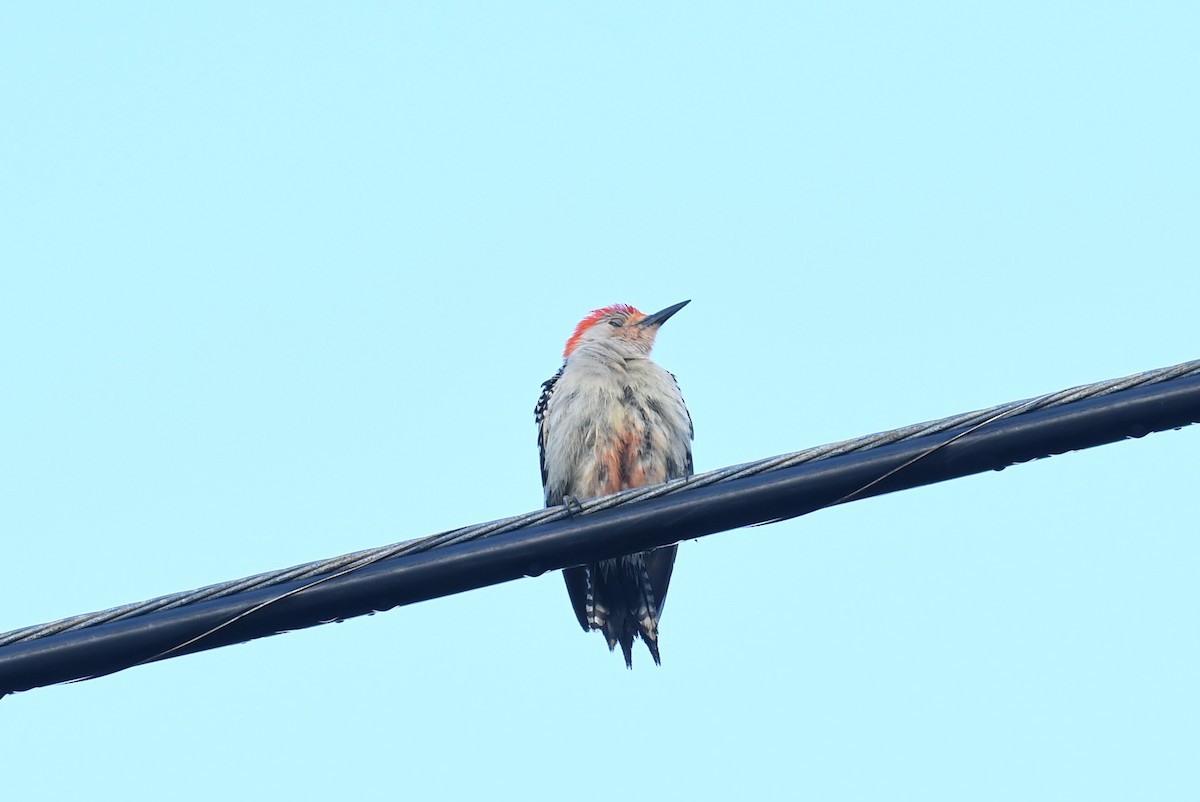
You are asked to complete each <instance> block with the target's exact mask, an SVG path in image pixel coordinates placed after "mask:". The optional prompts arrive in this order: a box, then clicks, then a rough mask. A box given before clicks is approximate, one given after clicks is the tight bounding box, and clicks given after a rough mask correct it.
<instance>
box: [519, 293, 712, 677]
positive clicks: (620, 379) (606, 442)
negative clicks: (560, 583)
mask: <svg viewBox="0 0 1200 802" xmlns="http://www.w3.org/2000/svg"><path fill="white" fill-rule="evenodd" d="M687 304H688V301H683V302H682V303H677V304H675V305H674V306H668V307H667V308H666V309H663V310H662V311H661V312H655V313H654V314H652V315H645V314H642V313H641V312H639V311H638V310H637V309H635V308H633V307H632V306H629V305H627V304H615V305H613V306H606V307H604V308H603V309H597V310H595V311H594V312H592V313H591V314H589V315H588V316H587V317H585V318H584V319H583V320H581V321H580V322H579V325H578V326H576V327H575V332H574V333H573V334H572V335H571V338H570V339H569V340H567V346H566V349H565V350H564V351H563V360H564V361H563V366H562V368H560V369H559V371H558V373H556V374H554V377H553V378H551V379H550V380H549V381H547V382H545V383H544V384H543V385H542V395H541V398H539V399H538V402H537V406H536V407H535V408H534V415H535V417H536V419H537V424H538V449H539V450H540V451H541V464H542V486H543V488H545V491H546V506H547V507H553V506H557V505H559V504H563V503H568V504H569V503H571V502H572V501H573V500H575V501H578V500H583V499H589V498H594V497H596V496H604V495H608V494H609V493H615V492H617V491H618V490H626V489H628V488H631V487H641V486H643V485H652V484H658V483H660V482H665V481H667V480H668V479H678V478H680V477H684V476H691V474H692V435H693V430H692V419H691V416H690V415H689V414H688V411H687V407H686V406H685V405H684V403H683V395H682V394H681V393H680V392H679V385H678V384H677V383H676V382H675V377H674V376H673V375H671V374H670V373H668V372H667V371H666V370H664V369H663V368H662V367H660V366H659V365H657V364H656V363H654V362H653V361H651V359H650V349H651V348H652V347H653V346H654V338H655V336H656V335H657V334H658V330H659V327H660V326H662V324H663V323H665V322H666V321H667V319H668V318H670V317H671V316H672V315H674V314H675V313H676V312H678V311H679V310H680V309H682V308H683V307H684V306H686V305H687ZM677 548H678V546H676V545H671V546H664V547H662V548H658V549H653V550H650V551H642V552H638V553H636V554H627V555H625V556H624V557H618V558H616V559H613V560H601V561H600V562H596V563H592V564H590V565H581V566H577V567H575V568H568V569H566V570H565V571H563V577H564V578H565V579H566V582H567V593H568V594H569V595H570V597H571V605H572V606H573V607H574V608H575V616H576V617H577V618H578V619H579V624H580V626H582V627H583V629H584V631H585V632H586V631H588V630H593V629H598V630H600V631H601V632H602V633H604V637H605V638H606V639H607V640H608V648H609V649H610V650H612V649H614V648H615V647H616V645H617V644H618V643H619V644H621V651H622V652H623V653H624V654H625V664H626V665H627V666H628V667H630V668H633V641H634V638H636V637H637V636H639V635H640V636H641V638H642V640H643V641H645V643H646V646H647V647H648V648H649V649H650V654H651V656H652V657H653V658H654V662H655V663H659V662H661V661H660V658H659V652H658V620H659V617H660V616H661V615H662V608H663V602H664V601H665V600H666V597H667V585H668V584H669V583H670V581H671V569H672V567H673V566H674V564H675V551H676V549H677Z"/></svg>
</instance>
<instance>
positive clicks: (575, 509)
mask: <svg viewBox="0 0 1200 802" xmlns="http://www.w3.org/2000/svg"><path fill="white" fill-rule="evenodd" d="M563 506H564V507H566V508H567V515H569V516H571V517H572V518H574V517H575V516H576V515H582V514H583V505H582V504H580V503H579V499H577V498H575V497H574V496H563Z"/></svg>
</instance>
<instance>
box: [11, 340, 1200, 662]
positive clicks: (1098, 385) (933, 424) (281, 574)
mask: <svg viewBox="0 0 1200 802" xmlns="http://www.w3.org/2000/svg"><path fill="white" fill-rule="evenodd" d="M1196 375H1200V360H1194V361H1191V362H1184V363H1181V364H1178V365H1173V366H1171V367H1166V368H1159V369H1156V370H1149V371H1145V372H1142V373H1136V374H1133V375H1131V376H1125V377H1122V378H1119V379H1109V380H1106V381H1101V382H1095V383H1093V384H1085V385H1080V386H1078V387H1072V388H1069V389H1066V390H1058V391H1056V392H1052V393H1047V394H1045V395H1041V396H1037V397H1035V398H1031V399H1026V400H1024V401H1011V402H1008V403H1006V404H999V405H997V406H994V407H989V408H987V409H980V410H975V411H974V412H964V413H960V414H957V415H952V416H950V417H947V418H941V419H940V420H934V421H928V422H925V423H916V424H910V425H908V426H902V427H900V428H898V429H891V430H889V431H885V432H878V433H876V434H870V435H863V436H860V437H854V438H851V439H849V440H842V441H840V442H836V443H829V444H827V445H822V446H814V447H812V448H807V449H804V450H803V451H796V452H793V453H791V454H782V455H780V456H776V457H768V458H766V459H762V460H757V461H755V462H749V463H744V464H742V465H732V466H729V467H726V468H719V469H717V470H714V471H709V472H707V473H703V474H697V475H695V476H691V477H688V478H686V479H675V480H672V481H670V482H667V483H665V484H660V485H653V486H650V487H640V488H635V489H633V490H625V491H622V492H620V493H615V494H613V495H610V496H603V497H600V498H595V499H589V500H587V501H583V502H575V503H573V504H572V505H571V510H568V508H567V507H566V506H558V507H549V508H547V509H542V510H536V511H533V512H528V513H525V514H523V515H515V516H512V517H509V518H501V519H498V520H495V521H489V522H487V523H482V524H474V525H471V526H464V527H460V528H458V529H451V530H448V531H446V532H440V533H438V534H435V535H430V536H427V537H422V538H417V539H414V540H407V541H402V542H400V543H393V544H391V545H388V546H380V547H376V548H372V549H365V550H362V551H356V552H351V553H350V554H343V555H341V556H338V557H332V558H329V559H325V560H317V561H315V562H310V563H304V564H302V565H297V566H293V567H291V568H284V569H280V570H276V571H268V572H266V573H262V574H256V575H254V576H249V577H245V578H242V579H235V580H231V581H228V582H220V583H217V584H215V585H208V586H206V587H202V588H197V589H195V590H187V591H181V592H178V593H171V594H168V595H166V596H159V597H157V598H154V599H149V600H146V601H141V602H134V603H132V604H124V605H121V606H119V607H112V608H110V609H107V610H100V611H97V612H93V613H84V614H81V615H75V616H71V617H69V618H63V619H60V620H58V621H52V622H49V623H46V624H38V625H35V626H29V627H24V628H22V629H16V630H13V631H11V632H7V633H4V634H2V635H0V647H4V646H10V645H12V644H16V643H22V642H25V641H32V640H36V639H38V638H45V637H47V636H50V635H56V634H59V633H63V632H71V631H74V630H79V629H85V628H88V627H94V626H99V625H100V624H106V623H109V622H112V621H120V620H123V619H127V618H134V617H136V616H142V615H147V614H149V613H153V612H157V611H160V610H170V609H173V608H178V607H184V606H187V605H191V604H197V603H199V602H203V601H207V600H209V599H217V598H222V597H224V596H231V595H234V594H237V593H242V592H245V591H249V590H257V589H260V588H269V587H272V586H275V585H280V584H283V583H286V582H291V581H293V580H300V579H314V578H317V577H325V576H327V575H330V574H337V575H339V576H341V575H345V574H347V573H351V572H353V571H356V570H359V569H360V568H363V567H365V566H368V565H371V564H373V563H377V562H380V561H381V560H387V559H391V558H393V557H401V556H405V555H411V554H419V553H422V552H427V551H431V550H433V549H438V548H444V547H446V546H452V545H455V544H458V543H466V542H469V541H473V540H478V539H480V538H485V537H491V536H494V535H499V534H504V533H507V532H512V531H515V530H518V529H524V528H527V527H530V526H536V525H538V524H543V523H548V522H551V521H558V520H562V519H564V518H567V517H570V516H573V515H580V514H583V515H586V514H589V513H594V512H599V511H601V510H607V509H610V508H613V507H618V506H621V505H624V504H632V503H637V502H639V501H644V500H649V499H653V498H659V497H660V496H665V495H667V494H670V493H675V492H678V491H679V490H682V489H683V488H685V487H686V488H696V487H707V486H709V485H713V484H717V483H719V482H730V481H734V480H736V479H743V478H746V477H749V476H756V475H758V474H761V473H766V472H768V471H778V470H783V469H786V468H791V467H795V466H797V465H802V464H804V463H807V462H814V461H817V460H823V459H830V458H832V457H837V456H841V455H843V454H850V453H853V452H858V451H867V450H870V449H875V448H881V447H883V446H887V445H891V444H893V443H899V442H903V441H906V440H912V439H914V438H918V437H924V436H926V435H932V434H940V433H946V432H951V431H953V430H955V429H962V430H964V431H962V432H960V433H959V435H958V436H964V435H966V434H969V433H970V432H973V431H975V430H976V429H978V428H981V427H982V426H985V425H987V424H989V423H992V422H995V421H997V420H1001V419H1003V418H1006V417H1011V416H1014V415H1018V414H1025V413H1029V412H1034V411H1036V410H1041V409H1049V408H1051V407H1057V406H1062V405H1065V404H1071V403H1075V402H1077V401H1082V400H1084V399H1087V398H1095V397H1099V396H1105V395H1110V394H1112V393H1117V392H1121V391H1124V390H1129V389H1132V388H1135V387H1141V386H1144V385H1150V384H1158V383H1161V382H1165V381H1171V380H1174V379H1181V378H1186V377H1190V376H1196ZM937 447H940V446H937ZM937 447H935V448H937ZM901 467H904V466H901ZM881 478H882V477H881ZM856 494H857V493H852V494H850V495H848V496H845V497H843V498H842V499H839V503H840V502H842V501H848V500H849V499H850V498H852V497H853V496H854V495H856ZM314 584H316V583H314Z"/></svg>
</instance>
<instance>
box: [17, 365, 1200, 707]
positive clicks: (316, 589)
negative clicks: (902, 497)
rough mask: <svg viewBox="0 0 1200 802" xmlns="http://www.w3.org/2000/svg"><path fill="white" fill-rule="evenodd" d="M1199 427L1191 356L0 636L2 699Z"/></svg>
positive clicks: (1199, 375) (1197, 380)
mask: <svg viewBox="0 0 1200 802" xmlns="http://www.w3.org/2000/svg"><path fill="white" fill-rule="evenodd" d="M1197 421H1200V361H1195V362H1187V363H1184V364H1182V365H1176V366H1173V367H1170V368H1163V369H1160V370H1154V371H1148V372H1146V373H1140V374H1137V375H1134V376H1128V377H1125V378H1121V379H1114V380H1111V381H1106V382H1098V383H1096V384H1090V385H1086V386H1083V387H1077V388H1072V389H1069V390H1063V391H1060V392H1056V393H1051V394H1047V395H1045V396H1040V397H1038V398H1035V399H1029V400H1026V401H1017V402H1012V403H1008V404H1002V405H1000V406H996V407H992V408H990V409H985V410H979V411H976V412H970V413H964V414H961V415H955V416H952V417H950V418H945V419H942V420H939V421H932V422H929V423H921V424H914V425H912V426H906V427H903V428H900V429H895V430H892V431H888V432H882V433H879V434H875V435H869V436H865V437H859V438H855V439H853V440H846V441H843V442H840V443H833V444H830V445H826V446H819V447H816V448H810V449H807V450H805V451H800V452H796V453H794V454H786V455H783V456H780V457H773V458H770V459H766V460H760V461H758V462H753V463H748V464H746V465H739V466H733V467H730V468H723V469H721V470H718V471H712V472H709V473H705V474H701V475H698V476H693V477H690V478H688V479H680V480H676V481H673V482H669V483H667V484H665V485H658V486H655V487H650V488H638V489H636V490H630V491H626V492H623V493H619V494H616V495H613V496H607V497H605V498H600V499H593V500H590V501H585V502H583V503H582V504H580V505H573V508H572V509H571V510H569V511H568V510H567V509H566V508H564V507H554V508H550V509H545V510H537V511H535V512H531V513H527V514H525V515H520V516H516V517H513V518H505V519H502V520H499V521H492V522H490V523H486V524H479V525H475V526H470V527H464V528H461V529H455V530H452V531H449V532H443V533H441V534H438V535H433V536H431V537H426V538H420V539H418V540H411V541H406V542H404V543H398V544H394V545H391V546H385V547H382V548H378V549H371V550H368V551H361V552H356V553H353V554H348V555H343V556H341V557H336V558H333V559H330V560H322V561H319V562H314V563H308V564H306V565H301V566H296V567H294V568H289V569H285V570H282V571H273V572H270V573H266V574H260V575H257V576H254V577H248V578H246V579H240V580H235V581H232V582H226V583H222V584H218V585H212V586H209V587H205V588H200V589H198V590H193V591H187V592H184V593H176V594H171V595H169V596H163V597H160V598H157V599H152V600H149V601H146V602H139V603H136V604H129V605H124V606H122V607H117V608H113V609H111V610H104V611H100V612H97V613H89V614H86V615H80V616H74V617H72V618H68V619H63V620H61V621H55V622H52V623H49V624H43V625H39V626H34V627H26V628H24V629H20V630H15V631H13V632H9V633H6V634H3V635H0V694H6V693H10V692H13V691H20V690H28V689H31V688H36V687H40V686H44V685H50V684H55V683H60V682H67V681H72V680H77V679H85V678H90V677H97V676H101V675H104V674H110V673H112V672H114V671H119V670H121V669H124V668H129V667H131V666H134V665H138V664H140V663H145V662H150V661H153V660H158V659H163V658H166V657H173V656H176V655H180V654H188V653H191V652H196V651H201V650H204V649H211V648H216V647H218V646H225V645H229V644H232V643H240V642H243V641H247V640H251V639H254V638H259V637H264V636H267V635H273V634H276V633H278V632H282V631H285V630H290V629H300V628H304V627H310V626H315V625H317V624H321V623H326V622H329V621H335V620H342V619H345V618H350V617H352V616H357V615H363V614H366V613H370V612H373V611H376V610H386V609H389V608H391V607H395V606H397V605H401V604H411V603H413V602H417V601H423V600H426V599H432V598H436V597H438V596H445V595H449V594H451V593H458V592H461V591H464V590H471V589H474V588H479V587H484V586H487V585H493V584H497V583H499V582H506V581H509V580H512V579H517V578H520V577H522V576H535V575H537V574H540V573H543V572H545V571H549V570H555V569H560V568H565V567H569V566H572V565H579V564H581V563H585V562H590V561H593V560H597V559H603V558H607V557H614V556H617V555H620V554H626V553H629V552H631V551H638V550H643V549H647V548H653V547H655V546H662V545H666V544H668V543H674V542H677V541H679V540H687V539H691V538H695V537H700V536H703V535H708V534H712V533H715V532H720V531H724V530H727V529H732V528H736V527H740V526H747V525H751V524H759V523H765V522H770V521H776V520H783V519H786V518H793V517H796V516H798V515H804V514H806V513H809V512H813V511H816V510H819V509H822V508H823V507H828V506H831V505H834V504H840V503H845V502H848V501H851V500H857V499H861V498H866V497H869V496H874V495H879V494H882V493H889V492H893V491H896V490H903V489H907V488H910V487H916V486H919V485H925V484H931V483H933V482H939V481H944V480H947V479H953V478H957V477H959V476H966V475H969V474H973V473H979V472H982V471H988V470H998V469H1001V468H1004V467H1007V466H1009V465H1012V464H1015V463H1018V462H1025V461H1028V460H1031V459H1037V458H1039V457H1046V456H1051V455H1054V454H1061V453H1063V452H1066V451H1072V450H1078V449H1082V448H1089V447H1091V446H1096V445H1101V444H1104V443H1111V442H1115V441H1118V440H1123V439H1126V438H1129V437H1141V436H1143V435H1145V434H1148V433H1150V432H1155V431H1163V430H1167V429H1175V428H1179V427H1182V426H1186V425H1188V424H1191V423H1195V422H1197Z"/></svg>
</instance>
